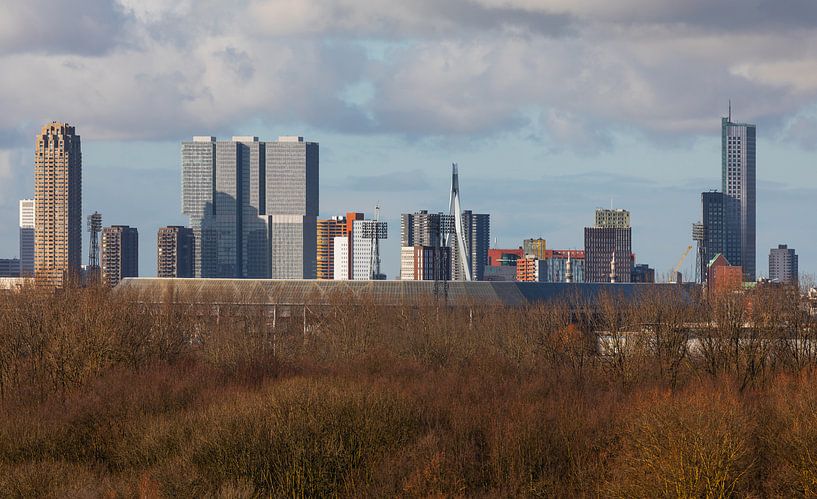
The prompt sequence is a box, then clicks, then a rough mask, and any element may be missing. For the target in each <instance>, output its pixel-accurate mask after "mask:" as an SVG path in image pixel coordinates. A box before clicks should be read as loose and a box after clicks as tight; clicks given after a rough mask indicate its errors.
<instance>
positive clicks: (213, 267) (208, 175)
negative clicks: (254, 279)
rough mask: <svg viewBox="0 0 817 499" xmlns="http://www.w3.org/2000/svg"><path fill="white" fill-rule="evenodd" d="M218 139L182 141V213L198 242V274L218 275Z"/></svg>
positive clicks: (203, 138) (196, 242)
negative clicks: (216, 205) (186, 217)
mask: <svg viewBox="0 0 817 499" xmlns="http://www.w3.org/2000/svg"><path fill="white" fill-rule="evenodd" d="M215 175H216V138H215V137H210V136H197V137H193V140H192V141H191V142H183V143H182V213H184V214H185V215H187V216H188V217H189V218H190V228H191V229H192V230H193V236H194V241H195V249H194V254H195V257H194V263H193V267H194V268H193V270H194V275H195V276H196V277H218V273H217V248H216V240H217V234H216V224H215V216H216V207H215V203H214V197H215V196H214V194H215V190H216V189H215Z"/></svg>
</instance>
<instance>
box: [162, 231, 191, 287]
mask: <svg viewBox="0 0 817 499" xmlns="http://www.w3.org/2000/svg"><path fill="white" fill-rule="evenodd" d="M156 239H157V240H156V275H157V276H158V277H193V276H194V275H195V272H194V261H195V257H194V255H195V250H196V240H195V239H196V238H195V236H194V235H193V229H190V228H188V227H181V226H178V225H171V226H168V227H162V228H160V229H159V232H158V234H157V238H156Z"/></svg>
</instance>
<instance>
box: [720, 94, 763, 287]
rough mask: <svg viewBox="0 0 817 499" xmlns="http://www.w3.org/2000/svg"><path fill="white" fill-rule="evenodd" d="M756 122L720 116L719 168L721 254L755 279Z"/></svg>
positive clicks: (750, 279) (750, 278) (746, 277)
mask: <svg viewBox="0 0 817 499" xmlns="http://www.w3.org/2000/svg"><path fill="white" fill-rule="evenodd" d="M755 136H756V127H755V125H749V124H745V123H733V122H732V117H731V109H730V116H729V117H728V118H722V119H721V168H722V191H723V195H724V218H725V224H724V242H725V248H724V249H725V251H724V256H725V257H726V259H727V260H728V261H729V263H730V264H731V265H733V266H740V267H742V268H743V278H744V280H745V281H750V282H752V281H755V278H756V272H755V265H756V254H755V212H756V210H755V206H756V196H755V192H756V183H757V182H756V179H755V170H756V168H755Z"/></svg>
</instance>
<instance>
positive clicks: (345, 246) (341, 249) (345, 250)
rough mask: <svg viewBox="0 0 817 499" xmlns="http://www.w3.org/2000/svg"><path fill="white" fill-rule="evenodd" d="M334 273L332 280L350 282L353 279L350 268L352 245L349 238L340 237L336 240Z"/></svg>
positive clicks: (334, 244)
mask: <svg viewBox="0 0 817 499" xmlns="http://www.w3.org/2000/svg"><path fill="white" fill-rule="evenodd" d="M333 246H334V248H333V251H334V253H335V255H334V261H333V262H332V264H333V265H334V267H335V268H334V271H333V272H332V279H334V280H336V281H348V280H349V279H350V278H351V275H352V274H351V271H350V267H349V254H350V244H349V237H348V236H340V237H336V238H335V242H334V243H333Z"/></svg>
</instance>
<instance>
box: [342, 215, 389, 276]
mask: <svg viewBox="0 0 817 499" xmlns="http://www.w3.org/2000/svg"><path fill="white" fill-rule="evenodd" d="M387 237H388V224H387V222H377V221H375V220H355V221H354V222H353V223H352V239H351V243H352V251H351V260H352V273H351V278H352V279H353V280H355V281H367V280H371V279H377V278H380V276H378V275H377V272H376V265H377V262H376V261H375V260H376V258H377V255H375V253H374V250H375V247H376V245H377V244H378V242H377V241H378V240H381V239H386V238H387Z"/></svg>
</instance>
